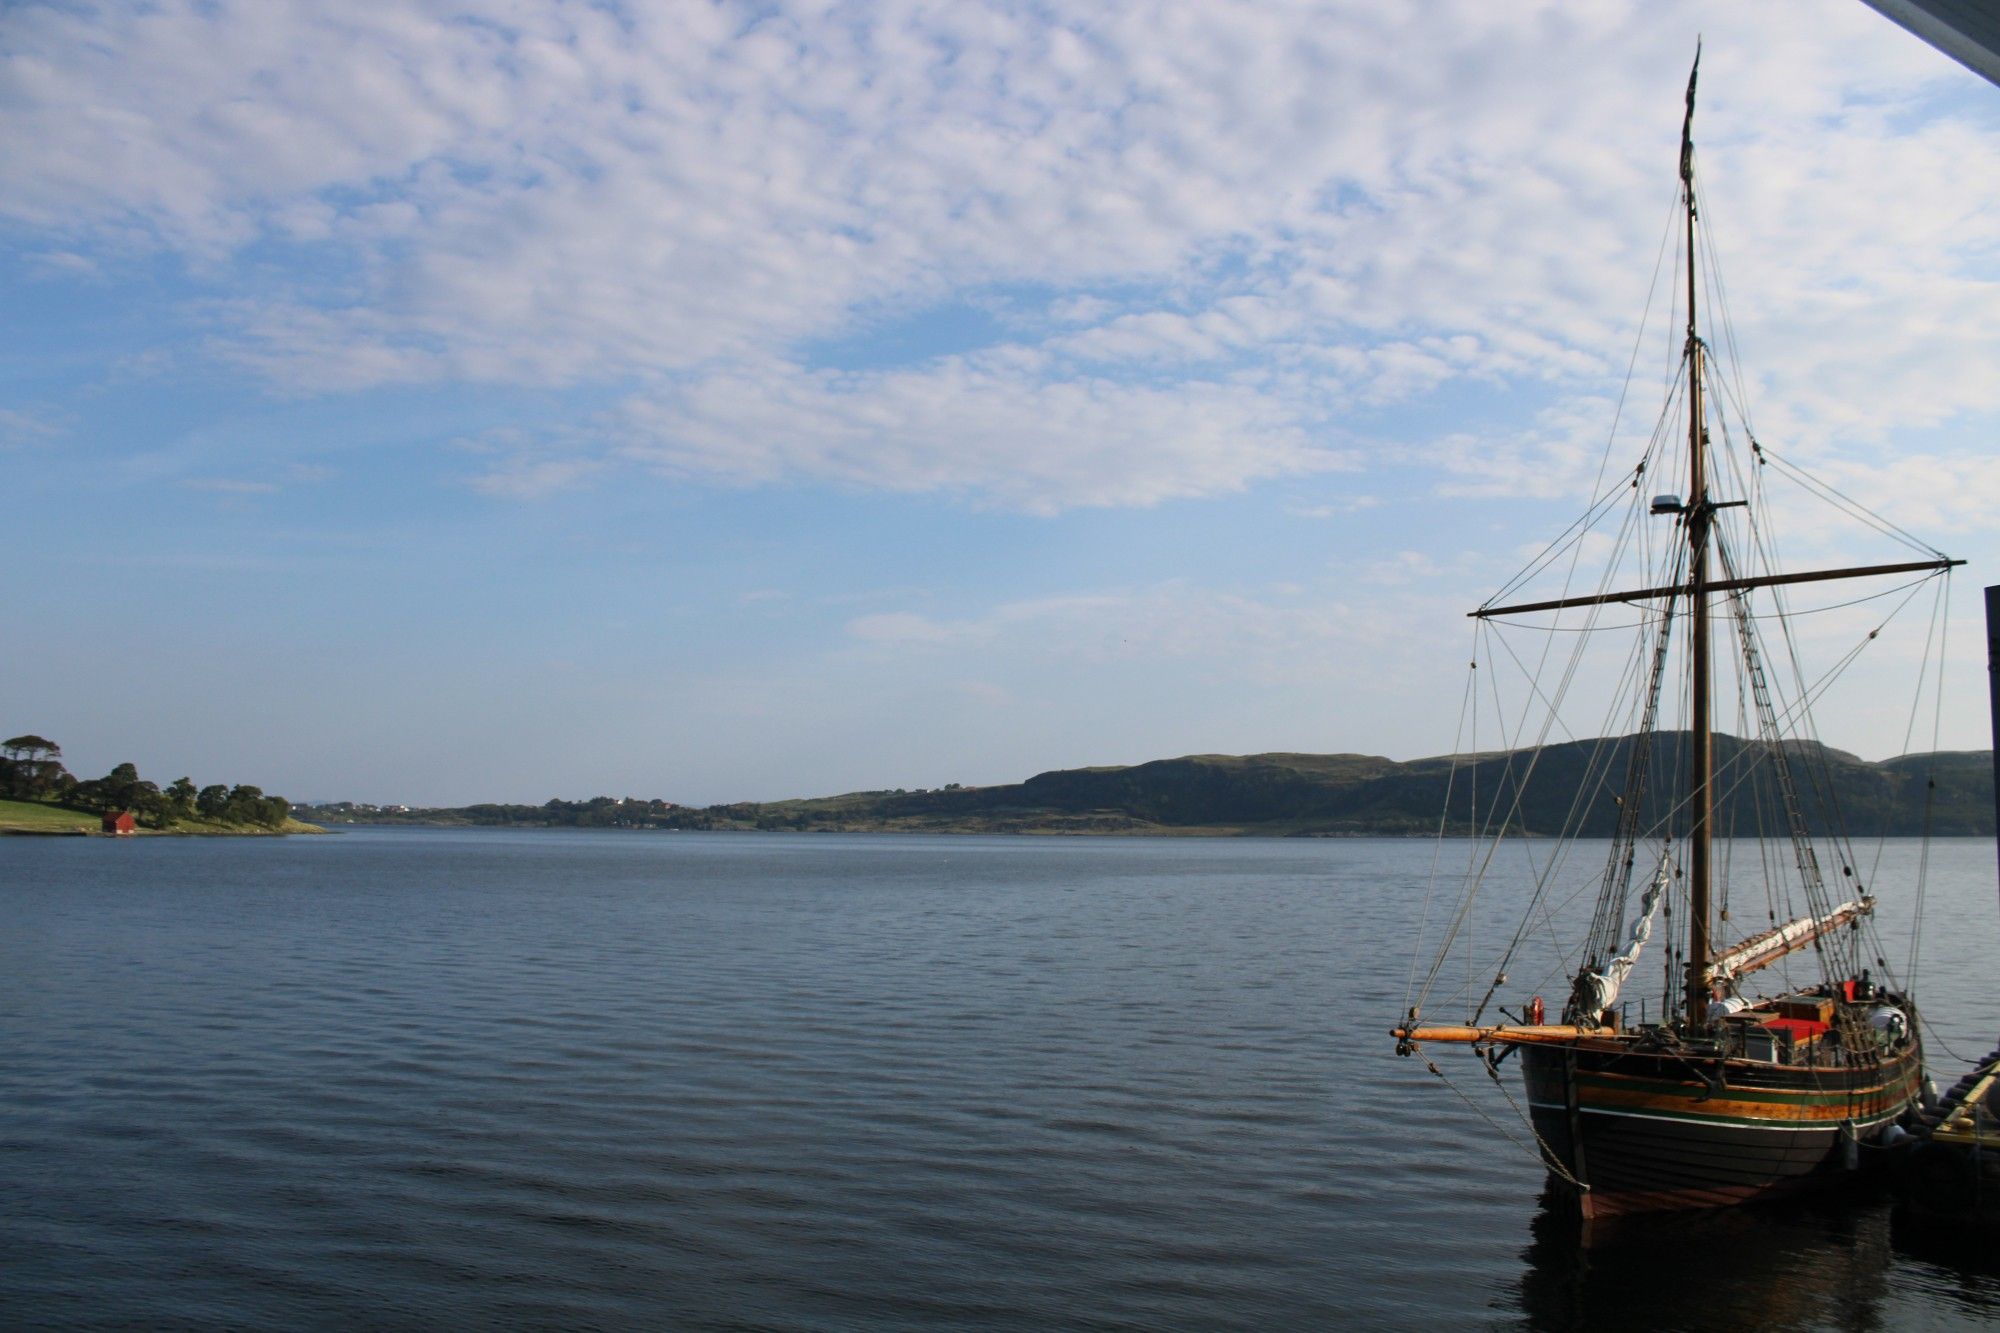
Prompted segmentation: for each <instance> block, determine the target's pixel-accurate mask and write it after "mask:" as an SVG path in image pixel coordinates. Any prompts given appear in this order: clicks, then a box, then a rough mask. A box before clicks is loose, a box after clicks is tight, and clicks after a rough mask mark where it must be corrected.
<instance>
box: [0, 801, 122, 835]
mask: <svg viewBox="0 0 2000 1333" xmlns="http://www.w3.org/2000/svg"><path fill="white" fill-rule="evenodd" d="M98 823H99V821H98V817H97V816H96V815H94V814H92V813H90V811H88V810H71V809H69V808H68V807H66V806H60V805H43V804H42V803H41V802H39V801H0V830H5V831H9V832H12V831H19V832H22V833H67V832H71V831H74V830H77V829H82V830H85V831H87V832H92V833H94V832H96V831H97V828H98Z"/></svg>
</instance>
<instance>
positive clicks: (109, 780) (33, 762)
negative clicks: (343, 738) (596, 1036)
mask: <svg viewBox="0 0 2000 1333" xmlns="http://www.w3.org/2000/svg"><path fill="white" fill-rule="evenodd" d="M0 798H5V799H7V800H14V801H42V802H46V803H50V804H55V805H66V806H70V807H72V808H74V809H79V810H88V811H91V812H92V813H95V814H117V813H121V812H123V811H127V810H129V811H131V813H132V817H133V819H135V820H136V821H138V822H139V823H140V824H142V825H144V826H145V827H147V828H154V829H164V828H171V827H173V826H174V825H175V824H179V823H183V822H188V821H194V820H206V821H208V822H210V823H217V824H254V825H258V826H261V827H264V828H282V827H284V825H285V821H286V820H288V819H290V818H291V814H292V803H291V802H290V801H288V800H286V799H285V798H284V797H282V796H267V795H265V794H264V791H263V789H262V788H260V787H253V786H250V785H249V784H247V783H238V784H237V785H235V786H228V785H225V784H223V783H219V782H218V783H215V784H213V785H211V786H207V787H197V786H196V785H195V784H194V781H193V779H191V778H187V777H179V778H175V779H174V780H173V781H172V782H170V783H168V784H167V785H166V786H165V787H161V786H160V785H159V784H158V783H157V782H149V781H147V780H146V779H144V778H142V777H140V776H139V769H138V766H137V765H135V764H120V765H118V766H117V767H116V768H114V769H112V770H111V771H110V772H109V773H107V774H105V775H104V776H103V777H101V778H84V779H79V778H77V777H76V775H75V774H73V773H71V772H70V771H69V770H68V769H67V768H65V767H64V766H63V762H62V747H61V746H60V745H57V744H56V743H55V742H54V741H52V740H49V739H47V738H46V737H43V736H35V735H25V736H14V737H10V738H9V739H7V740H4V741H0Z"/></svg>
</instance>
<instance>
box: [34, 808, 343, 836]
mask: <svg viewBox="0 0 2000 1333" xmlns="http://www.w3.org/2000/svg"><path fill="white" fill-rule="evenodd" d="M101 827H102V821H101V820H100V818H99V817H98V816H97V815H94V814H92V813H91V812H90V811H88V810H72V809H69V808H68V807H67V806H61V805H43V804H42V803H41V802H39V801H0V833H72V832H77V831H81V832H85V833H96V832H97V831H98V830H99V829H100V828H101ZM324 832H326V830H325V829H323V828H320V827H319V826H318V825H316V824H302V823H300V822H299V821H298V820H296V819H288V820H286V821H285V826H284V827H283V828H275V829H268V828H260V827H258V826H256V825H252V824H221V823H216V822H214V821H212V820H207V819H190V820H185V821H183V822H181V823H179V824H176V825H174V827H172V828H170V829H146V828H142V829H140V830H139V833H140V835H141V836H142V837H143V836H151V837H160V836H162V835H174V834H192V835H196V836H209V837H242V836H245V835H250V836H256V835H260V834H261V835H263V836H266V837H268V836H270V835H272V834H276V833H324Z"/></svg>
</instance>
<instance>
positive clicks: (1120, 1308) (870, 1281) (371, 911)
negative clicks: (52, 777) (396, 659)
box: [0, 830, 2000, 1329]
mask: <svg viewBox="0 0 2000 1333" xmlns="http://www.w3.org/2000/svg"><path fill="white" fill-rule="evenodd" d="M1430 856H1431V848H1430V846H1429V844H1427V843H1423V842H1402V841H1370V840H1354V841H1346V840H1343V841H1327V842H1299V841H1254V840H1253V841H1217V842H1210V841H1200V842H1196V841H1173V840H1117V841H1109V840H1104V841H1093V840H1078V839H999V838H994V839H987V838H871V837H799V836H790V837H787V836H779V835H773V836H753V835H660V834H653V835H646V834H589V833H574V832H550V833H540V832H534V833H525V832H484V831H480V832H454V831H434V830H361V831H356V832H350V833H346V834H343V835H340V836H334V837H324V838H310V839H308V838H295V839H286V840H270V841H262V840H241V841H201V840H170V839H148V840H140V841H136V842H129V843H115V842H110V841H102V840H97V839H47V840H43V839H21V838H17V839H0V923H4V929H0V1325H4V1326H7V1327H23V1326H59V1325H70V1324H80V1325H109V1324H130V1323H146V1324H154V1325H158V1324H171V1325H190V1324H195V1325H227V1326H230V1327H234V1328H255V1327H297V1326H359V1325H366V1326H371V1327H412V1328H414V1327H422V1326H429V1327H435V1326H438V1325H442V1324H460V1325H462V1324H474V1323H478V1324H492V1325H501V1326H544V1325H563V1326H611V1327H625V1326H640V1325H650V1326H661V1325H675V1326H680V1327H760V1328H763V1327H776V1328H825V1327H838V1326H853V1325H870V1326H875V1327H920V1326H931V1325H936V1324H938V1323H952V1324H962V1325H978V1326H989V1327H1049V1326H1062V1327H1074V1328H1092V1327H1156V1328H1157V1327H1175V1328H1203V1327H1268V1326H1274V1325H1292V1326H1299V1325H1322V1326H1327V1325H1333V1324H1336V1323H1340V1324H1345V1325H1348V1326H1381V1327H1407V1326H1414V1325H1441V1324H1446V1323H1454V1324H1467V1323H1469V1324H1473V1325H1480V1326H1487V1325H1495V1326H1519V1325H1529V1326H1537V1327H1572V1326H1574V1327H1585V1326H1602V1325H1604V1324H1606V1323H1609V1322H1611V1321H1614V1320H1619V1319H1626V1320H1633V1321H1636V1322H1638V1323H1640V1324H1642V1325H1645V1326H1662V1327H1689V1328H1695V1327H1700V1328H1727V1327H1731V1326H1751V1325H1754V1326H1757V1327H1766V1328H1769V1327H1785V1328H1838V1329H1865V1328H1878V1327H1879V1328H1896V1329H1902V1328H1921V1327H1939V1328H1944V1327H1962V1326H1965V1325H1968V1324H1973V1325H1979V1324H1985V1325H1992V1326H2000V1262H1996V1261H1995V1260H1994V1259H1993V1258H1992V1257H1991V1256H1989V1255H1987V1254H1985V1253H1983V1252H1977V1251H1975V1252H1972V1253H1964V1252H1958V1251H1955V1250H1953V1249H1951V1248H1949V1247H1948V1246H1947V1245H1945V1244H1944V1243H1943V1242H1941V1241H1940V1240H1939V1239H1938V1238H1936V1237H1934V1236H1926V1235H1924V1234H1921V1233H1918V1232H1915V1231H1912V1230H1911V1229H1910V1228H1909V1227H1907V1226H1906V1225H1905V1224H1904V1223H1903V1222H1902V1220H1901V1219H1899V1218H1897V1217H1896V1216H1894V1215H1893V1213H1892V1211H1891V1210H1890V1209H1889V1207H1888V1206H1887V1205H1886V1204H1885V1203H1883V1202H1881V1201H1879V1200H1876V1201H1870V1200H1868V1199H1866V1198H1863V1199H1861V1200H1859V1201H1850V1202H1845V1203H1839V1204H1835V1203H1817V1204H1808V1205H1802V1206H1789V1207H1780V1208H1765V1209H1753V1210H1738V1211H1736V1212H1731V1213H1726V1214H1713V1215H1689V1216H1679V1217H1671V1218H1659V1219H1640V1220H1639V1221H1637V1222H1634V1223H1630V1224H1627V1225H1626V1226H1625V1227H1622V1228H1620V1229H1618V1230H1617V1231H1615V1232H1609V1233H1606V1232H1600V1233H1599V1234H1596V1235H1592V1236H1590V1237H1587V1238H1586V1237H1583V1236H1581V1235H1579V1233H1578V1228H1577V1227H1576V1226H1574V1225H1573V1224H1571V1223H1569V1221H1568V1220H1567V1215H1566V1214H1565V1213H1563V1212H1561V1211H1560V1210H1557V1209H1554V1208H1551V1207H1546V1206H1544V1205H1543V1203H1542V1201H1541V1197H1540V1196H1541V1191H1542V1172H1541V1169H1540V1167H1539V1165H1538V1164H1537V1163H1536V1162H1535V1161H1534V1160H1533V1158H1532V1157H1530V1156H1529V1155H1528V1153H1527V1152H1526V1151H1524V1150H1523V1149H1520V1148H1518V1147H1515V1146H1514V1145H1512V1144H1511V1143H1509V1142H1508V1141H1507V1140H1506V1139H1505V1138H1504V1137H1502V1135H1501V1134H1500V1132H1499V1131H1497V1130H1495V1129H1494V1128H1492V1127H1491V1126H1490V1125H1489V1124H1488V1123H1487V1120H1486V1117H1492V1118H1493V1119H1494V1120H1497V1121H1499V1122H1500V1124H1502V1125H1503V1126H1505V1127H1506V1128H1508V1129H1510V1130H1512V1131H1513V1132H1515V1133H1518V1132H1519V1131H1518V1127H1517V1126H1515V1125H1514V1124H1513V1123H1512V1122H1511V1121H1510V1120H1509V1119H1508V1114H1509V1112H1508V1107H1507V1103H1506V1099H1505V1097H1504V1096H1503V1095H1502V1094H1501V1093H1500V1092H1499V1091H1498V1090H1496V1089H1493V1088H1492V1087H1491V1086H1490V1085H1488V1084H1486V1082H1485V1080H1484V1078H1483V1076H1481V1075H1480V1074H1479V1073H1478V1070H1477V1066H1476V1065H1475V1064H1474V1063H1473V1062H1472V1061H1470V1060H1468V1059H1466V1058H1464V1057H1463V1056H1462V1054H1458V1053H1454V1052H1450V1051H1444V1052H1440V1053H1438V1057H1437V1058H1438V1061H1439V1064H1440V1067H1442V1068H1444V1069H1445V1072H1446V1073H1447V1074H1449V1075H1450V1076H1451V1078H1452V1085H1451V1086H1446V1085H1444V1084H1442V1083H1440V1082H1439V1081H1438V1080H1437V1079H1435V1078H1433V1077H1432V1076H1431V1075H1429V1074H1428V1073H1427V1072H1426V1071H1425V1069H1424V1067H1423V1064H1422V1062H1421V1061H1414V1060H1398V1059H1397V1058H1396V1057H1395V1056H1394V1055H1393V1054H1392V1051H1391V1042H1390V1041H1389V1039H1388V1038H1387V1036H1386V1035H1385V1029H1386V1028H1387V1026H1388V1025H1389V1023H1390V1022H1391V1021H1392V1020H1393V1019H1394V1017H1395V1015H1396V1014H1397V1012H1398V1011H1399V1007H1400V1005H1401V1004H1402V1002H1403V994H1404V981H1405V975H1406V971H1407V968H1408V965H1409V961H1410V957H1411V949H1410V946H1409V943H1408V939H1407V936H1408V933H1409V931H1410V929H1411V927H1412V923H1413V922H1414V921H1415V919H1416V914H1417V912H1418V909H1419V902H1420V898H1421V894H1422V888H1423V884H1424V882H1425V878H1426V874H1427V869H1428V865H1429V861H1430ZM1912 858H1913V851H1912V849H1911V848H1909V847H1891V848H1890V849H1889V851H1888V853H1887V861H1886V864H1885V868H1884V872H1883V873H1882V875H1881V876H1880V877H1879V878H1880V883H1881V884H1882V885H1883V887H1884V891H1885V894H1886V892H1887V891H1888V886H1889V885H1890V884H1891V882H1892V880H1893V879H1894V878H1895V877H1896V876H1897V875H1899V874H1900V873H1901V872H1902V868H1903V867H1904V866H1905V865H1907V863H1908V862H1910V861H1911V859H1912ZM1993 882H1994V863H1993V853H1992V849H1991V847H1990V845H1988V844H1985V843H1979V842H1967V843H1957V844H1946V845H1944V846H1943V847H1941V848H1938V849H1934V851H1933V874H1932V881H1931V889H1930V897H1931V912H1930V925H1929V927H1928V933H1927V935H1926V938H1925V941H1924V944H1925V949H1924V952H1925V954H1926V959H1927V961H1926V963H1925V970H1924V973H1923V975H1922V976H1921V978H1920V981H1921V983H1922V993H1923V994H1924V996H1925V997H1926V999H1927V1001H1928V1009H1929V1016H1930V1018H1931V1020H1932V1022H1933V1024H1934V1025H1935V1027H1936V1031H1937V1037H1938V1039H1939V1040H1942V1041H1945V1042H1949V1043H1950V1044H1951V1045H1953V1046H1955V1047H1957V1048H1958V1049H1959V1050H1960V1051H1962V1053H1964V1054H1966V1055H1976V1054H1978V1053H1981V1052H1984V1051H1985V1050H1987V1049H1988V1048H1989V1047H1990V1046H1992V1045H1993V1039H1994V1037H1995V1036H1996V1035H2000V1033H1996V1028H2000V994H1996V991H1995V988H1994V987H1993V986H1992V971H1991V964H1990V960H1991V959H1992V958H1993V957H1994V956H1995V945H1996V942H1997V941H2000V909H1996V906H1995V900H1994V891H1993ZM1941 923H1952V924H1941ZM1891 933H1892V934H1893V933H1894V931H1893V929H1892V931H1891ZM1454 1056H1456V1058H1447V1057H1454ZM1934 1056H1935V1057H1936V1059H1935V1065H1936V1068H1937V1070H1938V1072H1939V1074H1940V1075H1941V1076H1942V1077H1941V1081H1944V1082H1948V1081H1950V1078H1951V1077H1955V1076H1956V1073H1957V1072H1958V1066H1956V1065H1953V1064H1951V1063H1950V1062H1949V1060H1948V1057H1945V1056H1944V1055H1943V1053H1942V1052H1939V1051H1936V1050H1935V1048H1934ZM1509 1075H1510V1079H1511V1077H1512V1071H1509ZM1454 1088H1456V1089H1457V1090H1458V1091H1460V1092H1463V1093H1464V1094H1465V1097H1466V1098H1467V1099H1469V1100H1461V1098H1460V1097H1459V1096H1458V1095H1456V1094H1455V1092H1454ZM1509 1091H1515V1092H1516V1095H1518V1091H1517V1089H1516V1088H1515V1087H1514V1086H1513V1084H1512V1083H1511V1082H1510V1085H1509ZM1697 1270H1698V1271H1699V1272H1701V1273H1703V1274H1706V1275H1707V1276H1708V1277H1709V1278H1710V1279H1711V1281H1710V1283H1709V1285H1708V1286H1707V1288H1706V1289H1705V1290H1704V1291H1703V1292H1697V1291H1696V1290H1694V1289H1693V1286H1692V1284H1691V1283H1689V1282H1687V1281H1685V1280H1684V1279H1683V1277H1680V1276H1676V1274H1681V1275H1685V1274H1687V1273H1689V1272H1693V1271H1697Z"/></svg>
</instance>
